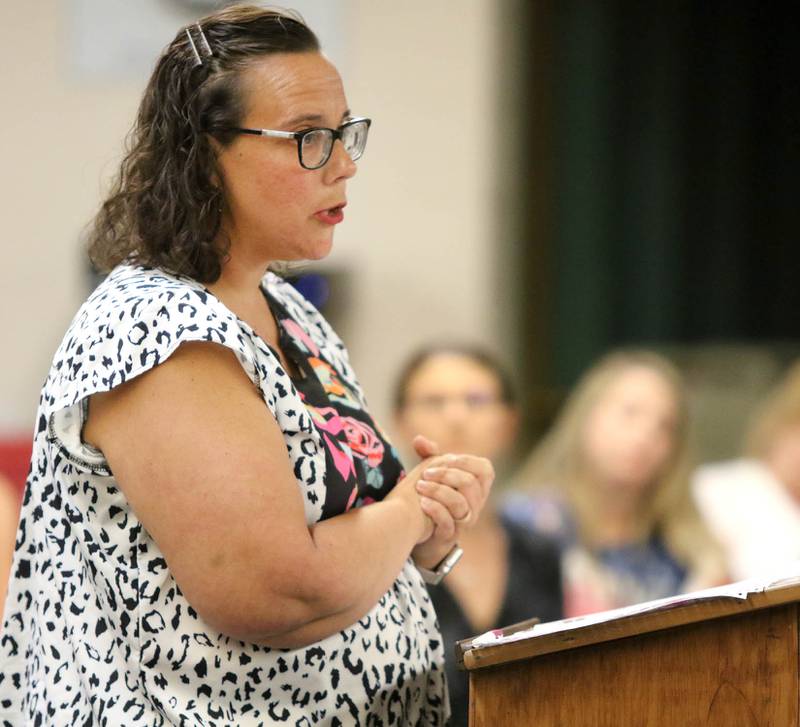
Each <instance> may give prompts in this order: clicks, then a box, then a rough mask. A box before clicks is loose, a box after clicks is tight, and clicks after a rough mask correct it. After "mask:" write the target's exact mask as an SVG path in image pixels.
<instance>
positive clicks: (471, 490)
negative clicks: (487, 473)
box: [422, 466, 486, 517]
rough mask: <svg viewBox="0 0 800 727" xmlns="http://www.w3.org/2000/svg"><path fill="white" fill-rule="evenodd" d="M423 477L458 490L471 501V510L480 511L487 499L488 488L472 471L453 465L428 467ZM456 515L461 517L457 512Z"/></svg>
mask: <svg viewBox="0 0 800 727" xmlns="http://www.w3.org/2000/svg"><path fill="white" fill-rule="evenodd" d="M422 479H425V480H428V481H432V482H438V483H440V484H442V485H447V486H448V487H452V488H453V489H455V490H458V491H459V492H460V493H461V494H462V495H463V496H464V497H465V498H466V499H467V501H468V502H469V508H470V510H474V511H475V512H476V513H478V512H480V510H481V508H482V507H483V503H484V501H485V500H486V490H485V489H484V487H483V485H482V483H481V481H480V480H479V479H478V478H477V477H476V476H475V475H473V474H472V473H471V472H465V471H464V470H460V469H454V468H452V467H440V466H434V467H426V468H425V469H424V470H423V472H422ZM455 516H456V517H460V516H459V515H458V513H455Z"/></svg>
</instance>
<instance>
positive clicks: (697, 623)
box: [457, 575, 800, 727]
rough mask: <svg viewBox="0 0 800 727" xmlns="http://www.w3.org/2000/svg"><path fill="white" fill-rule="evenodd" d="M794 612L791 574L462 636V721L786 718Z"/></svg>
mask: <svg viewBox="0 0 800 727" xmlns="http://www.w3.org/2000/svg"><path fill="white" fill-rule="evenodd" d="M798 618H800V579H798V577H797V576H796V575H795V576H793V577H792V578H786V579H785V580H782V581H777V582H774V583H771V584H770V585H763V584H761V585H756V586H754V585H753V583H752V582H745V583H741V584H733V585H732V586H726V587H724V588H720V589H713V590H710V591H701V592H698V593H695V594H688V595H686V596H683V597H680V598H677V599H665V600H664V601H660V602H653V603H652V604H642V605H640V606H638V607H633V608H631V609H619V610H618V611H609V612H607V613H605V614H595V615H593V616H589V617H581V618H577V619H568V620H565V621H560V622H554V623H553V624H541V625H539V626H535V627H533V629H532V630H528V631H521V632H518V633H515V634H511V635H507V636H504V635H500V636H496V635H491V634H490V635H485V636H484V637H479V638H477V639H471V640H467V641H464V642H460V644H459V646H458V647H457V651H458V652H459V656H460V659H461V660H462V663H463V666H464V668H465V669H467V670H468V671H469V680H470V717H469V724H470V727H486V726H491V727H504V726H505V725H509V726H511V725H513V727H520V726H523V725H524V726H526V727H527V726H528V725H530V726H532V727H551V726H552V727H651V726H653V725H669V726H670V727H692V726H693V725H703V726H704V727H789V726H793V727H794V726H796V725H799V724H800V715H799V713H798V694H799V693H798V678H800V672H799V671H798V664H799V660H798V646H799V645H798V633H800V631H798ZM481 641H483V644H482V645H478V643H479V642H481Z"/></svg>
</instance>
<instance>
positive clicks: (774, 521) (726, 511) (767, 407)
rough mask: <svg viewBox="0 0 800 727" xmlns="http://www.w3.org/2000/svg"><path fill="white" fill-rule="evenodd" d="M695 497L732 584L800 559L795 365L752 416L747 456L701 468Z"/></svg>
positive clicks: (798, 376) (799, 378)
mask: <svg viewBox="0 0 800 727" xmlns="http://www.w3.org/2000/svg"><path fill="white" fill-rule="evenodd" d="M693 487H694V494H695V497H696V499H697V504H698V506H699V508H700V511H701V513H702V514H703V516H704V517H705V519H706V521H707V522H708V524H709V527H710V528H711V529H712V531H713V532H714V534H715V535H716V537H717V538H718V539H719V540H720V542H721V543H722V544H723V546H724V547H725V549H726V551H727V553H728V557H729V561H730V565H731V575H732V576H733V577H734V578H736V579H744V578H754V577H759V576H764V575H767V574H769V573H770V572H775V571H780V570H782V569H785V568H787V567H790V566H791V564H792V563H795V562H796V561H797V560H798V559H800V363H797V364H795V365H794V366H793V367H792V368H790V369H789V371H788V372H787V374H786V375H785V376H784V378H783V379H782V380H781V381H780V382H779V383H778V384H777V385H776V386H775V388H774V389H773V390H772V392H770V394H769V395H768V396H767V398H766V399H765V400H764V402H763V403H762V404H761V406H760V407H759V408H758V409H757V411H756V412H755V415H754V417H753V419H752V422H751V423H750V427H749V429H748V433H747V437H746V442H745V456H744V457H743V458H741V459H737V460H734V461H730V462H719V463H714V464H709V465H705V466H703V467H700V468H699V469H698V470H697V472H696V474H695V476H694V482H693Z"/></svg>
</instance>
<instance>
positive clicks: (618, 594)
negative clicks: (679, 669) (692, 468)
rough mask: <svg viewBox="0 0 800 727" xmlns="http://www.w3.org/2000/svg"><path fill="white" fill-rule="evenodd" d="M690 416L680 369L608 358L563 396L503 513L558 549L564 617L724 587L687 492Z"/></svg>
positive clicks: (716, 556)
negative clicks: (554, 542)
mask: <svg viewBox="0 0 800 727" xmlns="http://www.w3.org/2000/svg"><path fill="white" fill-rule="evenodd" d="M687 430H688V415H687V406H686V400H685V394H684V388H683V384H682V381H681V378H680V375H679V374H678V372H677V370H676V369H675V368H674V367H673V366H672V365H671V364H670V363H669V362H668V361H666V360H665V359H664V358H662V357H660V356H658V355H656V354H654V353H651V352H648V351H631V352H617V353H612V354H610V355H608V356H607V357H605V358H604V359H602V360H601V361H600V362H599V363H598V364H596V365H595V366H594V367H593V368H592V369H591V370H590V371H589V372H588V373H586V374H585V376H584V377H583V379H582V380H581V381H580V382H579V384H578V386H577V388H576V389H575V391H574V392H573V393H572V395H571V396H570V397H569V399H568V401H567V403H566V405H565V406H564V409H563V411H562V412H561V414H560V416H559V417H558V419H557V421H556V423H555V425H554V426H553V428H552V430H551V432H550V433H549V434H548V435H547V436H546V437H545V439H544V440H543V441H542V443H541V444H540V445H539V446H538V447H537V448H536V449H535V450H534V452H533V453H532V454H531V456H530V458H529V459H528V461H527V463H525V464H524V465H523V467H522V468H521V471H520V474H519V476H518V480H517V482H518V488H519V490H521V491H523V492H525V491H526V492H527V493H530V495H529V496H528V495H525V496H521V495H520V496H515V497H513V498H510V499H509V500H508V503H507V511H508V512H510V513H513V516H514V517H515V518H517V519H518V520H520V521H523V522H527V523H528V524H529V525H531V526H532V527H533V528H534V529H535V530H537V531H539V532H542V533H545V534H548V535H551V536H554V537H556V538H557V539H558V540H559V541H560V543H561V547H562V565H563V570H564V579H565V582H564V598H565V604H564V610H565V614H566V615H567V616H577V615H581V614H585V613H591V612H594V611H601V610H606V609H610V608H617V607H620V606H626V605H630V604H633V603H638V602H641V601H646V600H652V599H656V598H663V597H667V596H671V595H674V594H676V593H679V592H684V591H689V590H695V589H698V588H704V587H709V586H712V585H718V584H721V583H723V582H724V581H725V580H726V571H725V567H724V562H723V558H722V555H721V551H720V549H719V547H718V546H717V544H716V543H715V541H714V540H713V538H712V537H711V536H710V534H709V533H708V531H707V530H706V528H705V526H704V524H703V522H702V520H701V518H700V517H699V515H698V513H697V511H696V509H695V507H694V504H693V502H692V500H691V496H690V492H689V480H688V474H689V466H688V452H687V450H688V442H687Z"/></svg>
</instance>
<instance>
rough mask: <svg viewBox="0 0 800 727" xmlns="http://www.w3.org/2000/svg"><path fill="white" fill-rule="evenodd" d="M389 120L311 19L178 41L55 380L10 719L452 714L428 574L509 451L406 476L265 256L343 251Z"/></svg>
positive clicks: (325, 720)
mask: <svg viewBox="0 0 800 727" xmlns="http://www.w3.org/2000/svg"><path fill="white" fill-rule="evenodd" d="M369 126H370V121H369V119H365V118H360V117H356V116H354V115H353V114H352V113H351V111H350V109H349V108H348V105H347V101H346V98H345V94H344V90H343V88H342V82H341V79H340V77H339V75H338V73H337V71H336V69H335V68H334V67H333V66H332V65H331V63H330V62H329V61H328V60H327V59H326V58H325V57H324V56H323V55H322V54H321V53H320V50H319V44H318V41H317V39H316V37H315V36H314V34H313V33H312V32H311V30H309V29H308V27H306V26H305V25H304V24H303V23H302V22H301V21H300V20H299V19H298V18H296V17H294V16H292V15H290V14H287V13H283V12H278V11H273V10H266V9H264V8H259V7H257V6H234V7H230V8H228V9H225V10H222V11H220V12H218V13H215V14H213V15H210V16H208V17H206V18H204V19H203V20H201V21H200V22H199V23H197V24H196V25H194V26H190V27H188V28H185V29H182V30H181V31H180V32H179V33H178V34H177V36H176V37H175V39H174V40H173V41H172V43H171V44H170V45H169V46H168V47H167V49H166V50H165V51H164V53H163V55H162V56H161V58H160V59H159V61H158V63H157V65H156V67H155V70H154V72H153V75H152V77H151V79H150V82H149V84H148V86H147V89H146V90H145V93H144V97H143V99H142V102H141V105H140V108H139V114H138V118H137V121H136V124H135V127H134V130H133V133H132V136H131V139H130V145H129V149H128V152H127V155H126V157H125V159H124V160H123V163H122V167H121V170H120V173H119V175H118V178H117V181H116V185H115V187H114V188H113V190H112V192H111V194H110V196H109V197H108V199H107V200H106V201H105V203H104V204H103V206H102V208H101V210H100V212H99V214H98V215H97V218H96V219H95V221H94V225H93V227H92V229H91V233H90V254H91V257H92V259H93V261H94V262H95V264H96V265H97V266H98V267H99V268H101V269H103V270H107V271H110V274H109V275H108V277H107V278H106V279H105V281H104V282H103V283H102V284H101V285H100V286H99V287H98V288H97V290H96V291H95V292H94V293H93V294H92V295H91V296H90V298H89V300H88V301H87V302H86V303H85V304H84V306H83V307H82V308H81V309H80V311H79V312H78V314H77V316H76V317H75V319H74V320H73V322H72V325H71V327H70V329H69V331H68V332H67V334H66V336H65V338H64V340H63V343H62V345H61V347H60V348H59V350H58V352H57V354H56V357H55V361H54V364H53V367H52V369H51V372H50V375H49V377H48V379H47V382H46V384H45V387H44V390H43V393H42V398H41V402H40V410H39V415H38V421H39V426H38V430H37V432H36V438H35V443H34V452H33V460H32V467H31V472H30V476H29V479H28V482H27V486H26V492H25V500H24V504H23V510H22V514H21V521H20V527H19V531H18V536H17V549H16V554H15V560H14V566H13V569H12V577H11V581H10V587H9V595H8V598H7V601H6V607H5V615H4V624H3V638H2V642H1V643H0V675H2V676H0V722H3V720H5V723H11V724H23V723H26V724H40V723H48V724H93V723H98V724H101V723H102V724H114V725H122V724H126V725H133V724H147V725H163V724H175V725H178V724H189V723H191V724H236V725H245V724H282V723H287V724H292V725H297V724H326V725H337V724H338V725H350V724H403V725H410V724H415V725H441V724H444V723H445V721H446V719H447V713H448V707H447V695H446V691H445V679H444V674H443V660H444V656H443V647H442V640H441V636H440V634H439V633H438V630H437V628H436V624H435V617H434V613H433V609H432V608H431V607H430V604H429V600H428V595H427V591H426V588H425V584H424V582H423V578H429V579H434V580H435V579H437V578H438V577H439V575H440V574H441V573H443V572H444V571H445V570H447V569H448V568H449V567H451V566H452V564H453V562H454V560H455V559H456V557H457V554H458V552H459V551H458V548H457V545H456V541H457V539H458V538H459V536H460V535H461V533H462V532H463V531H464V530H465V529H466V528H469V527H471V526H473V525H474V523H475V522H476V521H477V518H478V515H479V513H480V510H481V508H482V506H483V503H484V501H485V499H486V497H487V494H488V491H489V488H490V486H491V483H492V479H493V470H492V467H491V464H490V463H489V462H488V461H487V460H486V459H484V458H482V457H478V456H472V455H469V454H460V455H445V454H440V453H439V450H438V449H437V445H436V444H435V443H433V442H430V441H427V440H423V439H418V440H417V449H418V452H419V454H420V455H421V457H422V462H421V464H420V465H418V466H416V467H415V468H414V469H412V470H411V471H409V472H408V473H404V472H403V469H402V466H401V464H400V461H399V459H398V457H397V454H396V452H395V450H394V449H393V448H392V446H391V445H390V444H389V442H388V441H387V440H386V438H385V437H384V435H383V434H382V433H381V430H380V428H379V427H378V425H377V424H376V423H375V421H374V420H373V419H372V417H371V416H370V415H369V412H368V411H367V408H366V405H365V400H364V396H363V394H362V391H361V388H360V386H359V384H358V381H357V379H356V376H355V373H354V372H353V370H352V368H351V367H350V363H349V360H348V356H347V351H346V350H345V348H344V346H343V344H342V342H341V341H340V340H339V338H338V337H337V336H336V334H335V333H334V332H333V331H332V330H331V328H330V327H329V326H328V324H327V323H326V322H325V320H323V318H322V317H321V316H320V314H319V313H318V312H317V311H316V310H315V309H314V308H313V307H312V306H311V305H310V304H309V303H307V302H306V301H305V300H304V299H303V298H302V297H301V296H300V295H299V294H298V293H297V292H295V291H294V290H293V289H292V288H290V287H289V285H288V284H286V283H285V282H283V281H282V280H281V279H280V278H279V277H277V276H276V275H274V274H272V273H270V272H267V270H268V267H269V266H270V264H272V263H273V262H275V261H277V260H283V261H285V260H300V259H311V260H318V259H320V258H323V257H325V256H326V255H327V254H328V252H329V251H330V249H331V245H332V239H333V231H334V227H335V226H336V224H338V223H339V222H340V221H341V220H342V218H343V214H344V213H343V210H344V207H345V204H346V201H347V199H346V187H347V183H348V181H349V180H350V178H351V177H352V176H353V175H354V174H355V172H356V165H355V162H356V160H357V159H358V158H359V157H360V156H361V154H362V153H363V151H364V145H365V143H366V140H367V133H368V131H369ZM423 477H424V481H423ZM367 505H369V507H367Z"/></svg>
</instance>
